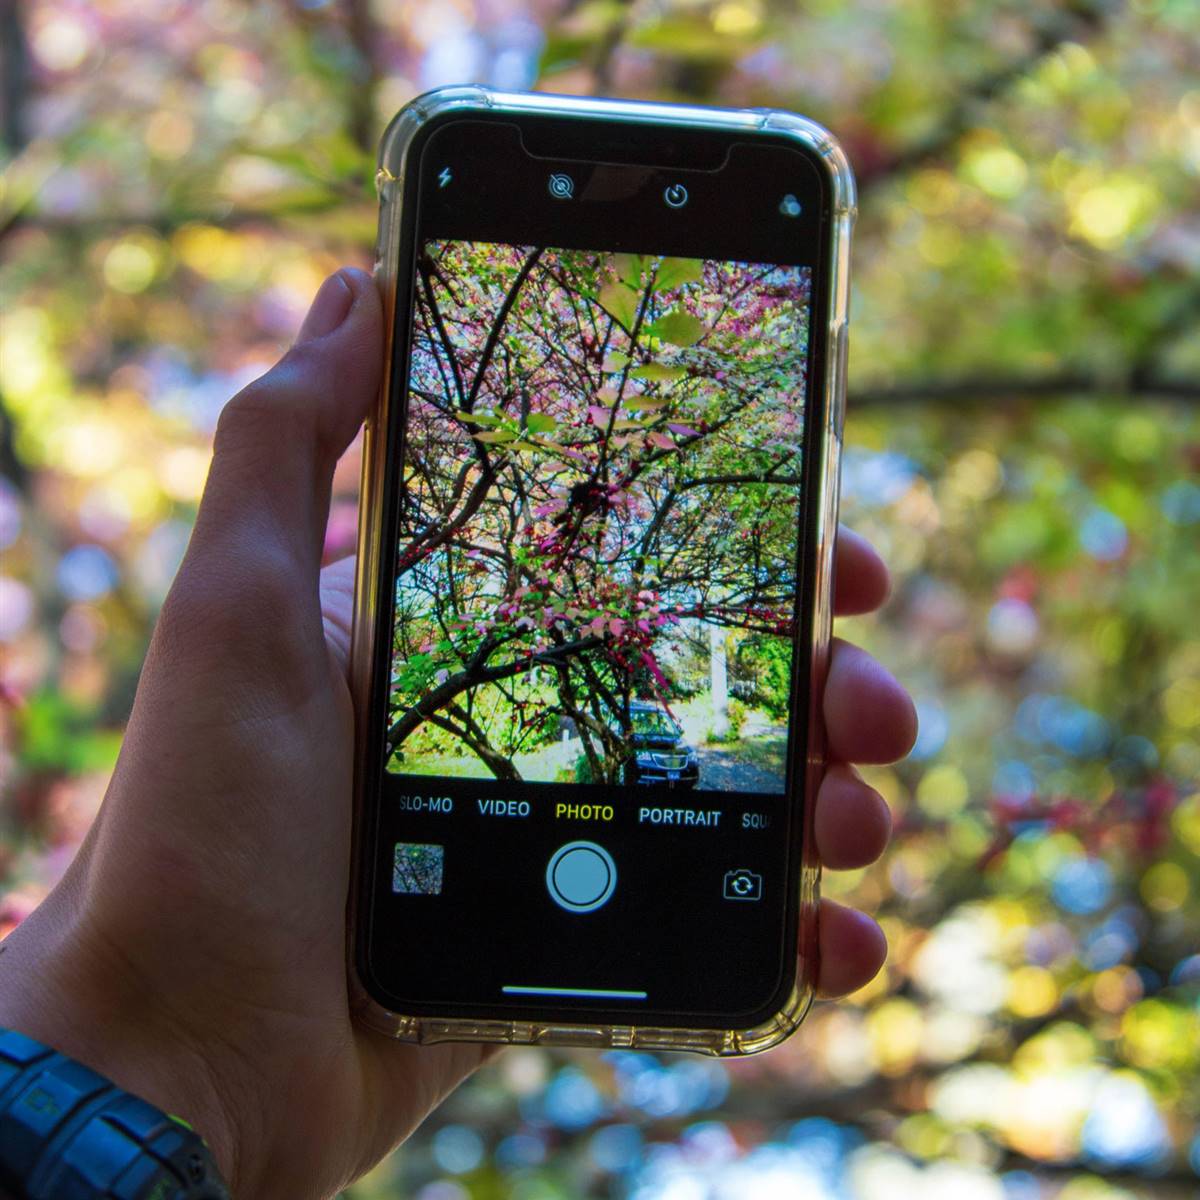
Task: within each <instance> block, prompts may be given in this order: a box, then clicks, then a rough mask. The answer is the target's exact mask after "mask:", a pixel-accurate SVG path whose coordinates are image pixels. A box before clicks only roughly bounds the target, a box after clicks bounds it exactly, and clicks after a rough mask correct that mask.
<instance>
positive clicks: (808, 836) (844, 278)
mask: <svg viewBox="0 0 1200 1200" xmlns="http://www.w3.org/2000/svg"><path fill="white" fill-rule="evenodd" d="M472 111H474V112H487V113H497V112H500V113H511V114H513V115H516V116H522V115H548V116H554V117H558V118H577V119H579V120H581V121H587V120H596V119H605V118H607V119H612V120H621V121H628V122H639V123H649V124H653V125H657V126H660V127H661V126H678V127H684V128H686V127H707V128H717V129H725V130H730V131H733V132H740V133H744V134H746V135H747V136H754V135H756V134H757V135H764V134H766V135H773V136H775V137H780V136H783V137H787V138H791V139H794V140H795V141H796V142H797V143H800V144H802V145H804V146H806V147H808V148H809V149H811V150H812V151H815V152H816V155H817V157H818V159H819V161H820V162H821V163H823V164H824V168H825V171H826V172H827V176H828V185H829V188H830V194H831V197H832V227H831V234H830V236H831V238H832V248H831V254H830V259H829V262H830V270H829V274H828V278H827V280H826V285H825V286H826V287H827V288H828V300H829V305H828V311H829V327H828V331H827V332H828V339H829V353H828V354H827V355H826V367H825V373H824V375H825V377H824V379H815V378H814V380H813V386H814V388H823V389H824V399H825V413H826V421H827V425H826V430H825V433H826V437H825V453H824V455H823V458H822V461H821V462H820V465H819V468H818V472H819V475H820V478H819V479H818V480H817V481H816V482H817V484H818V487H819V492H818V494H819V496H820V497H821V501H820V511H819V513H818V516H817V540H816V572H815V592H816V602H815V610H814V619H813V622H812V638H813V645H812V648H811V649H812V653H811V658H810V661H811V664H812V668H811V678H810V688H811V694H812V695H820V693H821V690H822V688H823V686H824V682H825V673H826V668H827V664H828V657H829V642H830V634H831V627H832V620H833V556H834V543H835V536H836V532H837V507H838V474H839V466H840V456H841V444H842V419H843V413H844V408H845V392H846V382H845V371H846V345H847V339H846V333H847V328H846V326H847V315H848V314H847V308H848V296H849V259H850V232H851V227H852V225H853V222H854V216H855V184H854V176H853V173H852V171H851V169H850V164H849V162H848V160H847V158H846V155H845V153H844V152H843V150H842V148H841V146H840V145H839V144H838V142H837V140H836V139H835V138H834V137H833V135H832V134H830V133H829V131H828V130H826V129H825V128H824V127H823V126H821V125H819V124H817V123H816V122H815V121H812V120H809V119H808V118H807V117H802V116H799V115H797V114H795V113H789V112H781V111H775V110H768V109H718V108H700V107H693V106H683V105H672V104H658V103H646V102H641V101H629V100H605V99H592V98H584V97H577V96H553V95H546V94H540V93H512V92H500V91H494V90H492V89H490V88H486V87H481V86H461V87H447V88H441V89H438V90H436V91H433V92H429V93H426V94H425V95H423V96H419V97H417V98H416V99H415V100H413V101H411V102H410V103H409V104H407V105H406V106H405V107H404V108H403V109H401V110H400V112H398V113H397V114H396V116H395V117H394V118H393V119H392V121H391V123H390V124H389V125H388V127H387V129H386V131H385V132H384V135H383V138H382V139H381V142H380V147H379V165H378V171H377V174H376V184H377V189H378V192H379V202H380V210H379V234H378V241H377V243H376V261H375V275H376V279H377V281H378V284H379V286H380V289H381V291H382V295H383V300H384V306H385V313H386V328H387V330H388V346H387V349H386V357H385V366H384V376H383V383H382V387H381V391H380V398H379V404H378V407H377V409H376V413H375V415H374V417H373V419H371V420H368V422H367V426H366V431H365V440H364V446H363V471H362V491H361V500H360V518H359V531H358V564H357V578H356V587H355V608H354V628H353V636H352V646H353V650H352V662H351V678H352V687H353V693H354V701H355V706H356V711H357V713H358V714H359V721H358V728H359V740H358V746H357V749H356V763H355V772H356V787H355V812H354V868H353V875H352V888H351V903H350V909H349V922H350V928H349V935H348V939H347V946H348V959H349V972H350V984H351V990H352V999H353V1007H354V1010H355V1015H356V1017H357V1018H358V1019H359V1020H360V1021H361V1022H362V1023H363V1024H365V1025H367V1026H369V1027H371V1028H373V1029H376V1030H378V1031H380V1032H383V1033H386V1034H389V1035H391V1036H393V1037H396V1038H398V1039H401V1040H403V1041H408V1042H419V1043H432V1042H453V1041H460V1042H496V1043H508V1044H514V1045H534V1044H537V1045H558V1046H564V1045H566V1046H592V1047H596V1048H598V1049H605V1048H617V1047H619V1048H626V1049H641V1050H693V1051H698V1052H701V1053H706V1054H719V1055H736V1054H754V1053H757V1052H759V1051H761V1050H766V1049H769V1048H770V1047H772V1046H774V1045H777V1044H778V1043H779V1042H781V1041H783V1040H784V1039H785V1038H787V1037H788V1036H789V1035H790V1034H791V1033H793V1032H794V1031H795V1030H796V1028H797V1027H798V1026H799V1024H800V1023H801V1021H803V1019H804V1017H805V1015H806V1014H807V1012H808V1009H809V1007H810V1005H811V1004H812V1000H813V996H814V994H815V990H816V979H817V967H818V961H817V900H818V883H819V878H820V867H819V864H818V863H817V861H816V858H815V855H814V852H813V834H812V809H813V805H812V804H805V805H804V817H803V819H804V822H805V828H804V833H803V847H804V851H803V860H802V865H801V871H800V880H799V897H798V901H799V906H800V920H799V923H798V927H797V928H798V937H797V954H798V960H799V961H798V968H797V972H796V981H795V984H794V986H793V988H792V991H791V994H790V995H789V997H788V998H787V1000H786V1002H785V1003H784V1005H783V1007H782V1008H781V1009H780V1010H779V1011H778V1012H777V1013H776V1014H775V1015H774V1016H773V1017H771V1018H770V1019H769V1020H768V1021H765V1022H763V1023H761V1024H759V1025H756V1026H755V1027H754V1028H751V1029H692V1028H687V1029H684V1028H670V1027H661V1026H646V1025H633V1024H631V1025H600V1024H590V1023H586V1022H584V1023H578V1024H574V1023H570V1024H568V1023H563V1022H544V1023H543V1022H538V1021H530V1020H512V1021H507V1020H498V1019H493V1018H481V1019H479V1020H471V1019H466V1018H448V1017H425V1016H413V1015H406V1014H404V1013H396V1012H391V1011H389V1010H388V1009H387V1008H385V1007H383V1006H382V1005H380V1004H379V1003H378V1002H377V1001H376V1000H375V999H374V998H373V997H372V996H371V995H370V994H369V993H368V991H367V989H366V987H365V986H364V985H363V983H362V981H361V979H360V978H359V976H358V972H357V966H356V962H355V951H354V947H355V944H356V943H355V932H356V920H357V914H358V908H359V903H360V902H359V888H358V880H359V878H360V876H359V872H360V871H361V870H363V869H365V866H366V864H365V861H364V859H363V851H364V846H363V842H364V834H363V811H362V796H363V783H364V780H365V779H366V777H367V775H366V773H367V771H369V770H371V769H372V766H373V764H372V763H371V762H370V761H369V760H368V754H367V746H366V738H365V736H363V731H364V730H365V729H366V727H367V722H366V720H365V715H366V712H367V705H368V703H369V697H370V695H371V692H372V684H373V680H372V670H373V666H372V664H373V654H372V650H373V646H374V642H375V635H376V621H377V620H378V618H379V615H380V614H379V612H378V611H377V603H376V595H377V589H376V587H375V586H374V584H375V575H376V572H377V569H378V567H377V564H378V561H379V550H380V546H381V538H382V536H383V533H384V531H383V530H382V529H381V528H380V524H381V521H380V513H381V511H382V504H381V499H382V487H383V480H384V475H385V471H384V466H385V462H384V456H385V452H386V451H385V447H386V442H387V439H386V437H385V436H381V434H382V433H383V432H384V431H386V429H387V423H388V420H389V412H388V407H389V397H390V394H391V379H390V376H391V370H392V361H391V360H392V347H391V330H392V328H393V324H394V316H395V312H394V309H395V297H396V281H397V273H398V269H399V263H398V256H399V245H400V237H399V233H400V229H401V225H402V213H401V212H400V206H401V197H402V196H403V193H404V183H405V175H406V172H407V171H408V169H409V151H410V148H411V146H412V143H413V139H414V136H415V135H416V133H417V131H418V130H420V129H421V128H422V127H423V126H425V125H426V124H427V123H428V122H429V121H430V120H431V119H433V118H434V117H441V116H443V115H445V114H447V113H451V112H461V113H464V114H466V113H469V112H472ZM810 711H811V713H812V716H811V718H810V728H809V730H808V739H807V744H808V753H807V766H806V771H805V795H806V796H812V795H815V794H816V788H817V786H818V784H819V782H820V779H821V774H822V772H823V770H824V765H825V760H824V729H823V727H822V725H821V722H820V716H819V713H820V705H819V704H814V705H811V706H810Z"/></svg>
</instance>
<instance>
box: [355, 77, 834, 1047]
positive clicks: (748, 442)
mask: <svg viewBox="0 0 1200 1200" xmlns="http://www.w3.org/2000/svg"><path fill="white" fill-rule="evenodd" d="M378 179H379V193H380V218H379V244H378V250H377V264H376V273H377V277H378V280H379V283H380V286H381V287H382V288H383V291H384V296H385V303H386V310H387V320H388V328H389V341H388V347H387V360H386V364H385V371H384V383H383V388H382V392H381V395H380V399H379V403H378V407H377V409H376V411H375V413H374V414H373V416H372V418H371V419H370V420H369V421H368V423H367V428H366V440H365V444H364V460H363V487H362V504H361V513H362V516H361V522H360V530H359V557H358V568H357V569H358V576H357V593H356V605H355V623H354V634H353V689H354V694H355V703H356V706H357V718H358V731H359V734H358V737H359V743H358V747H357V762H356V806H355V837H354V845H355V860H354V861H355V866H354V876H353V883H352V896H351V903H350V914H351V916H350V920H351V931H350V938H349V956H350V970H351V974H352V983H353V989H354V995H355V1005H356V1010H357V1013H358V1016H359V1017H360V1019H361V1020H363V1021H364V1022H366V1023H367V1024H368V1025H370V1026H372V1027H374V1028H377V1029H380V1030H383V1031H386V1032H388V1033H390V1034H393V1035H394V1036H397V1037H400V1038H404V1039H408V1040H411V1041H420V1042H433V1041H445V1040H470V1041H495V1042H523V1043H534V1042H540V1043H557V1044H577V1045H588V1046H622V1047H635V1048H636V1047H645V1048H650V1049H692V1050H699V1051H707V1052H710V1053H717V1054H744V1053H750V1052H753V1051H756V1050H761V1049H765V1048H767V1047H769V1046H771V1045H774V1044H775V1043H777V1042H779V1041H781V1040H782V1039H783V1038H784V1037H786V1036H787V1035H788V1034H789V1033H791V1032H792V1031H793V1030H794V1029H795V1028H796V1027H797V1025H798V1024H799V1022H800V1021H801V1019H802V1018H803V1016H804V1013H805V1011H806V1009H807V1007H808V1005H809V1003H810V1002H811V999H812V995H813V990H814V983H815V979H816V966H817V963H816V936H815V935H816V898H817V880H818V869H817V864H816V861H815V857H814V854H813V849H812V841H813V839H812V832H811V815H812V799H813V796H814V794H815V788H816V786H817V783H818V782H819V779H820V776H821V772H822V769H823V744H822V743H823V737H822V727H821V719H820V704H819V698H820V695H821V688H822V684H823V679H824V672H825V667H826V659H827V653H828V645H829V636H830V623H831V579H832V575H831V572H832V565H833V562H832V560H833V548H834V533H835V528H836V515H837V478H838V456H839V445H840V440H841V427H842V409H843V392H844V387H843V379H844V363H845V354H846V315H847V311H846V310H847V265H848V253H849V234H850V226H851V223H852V219H853V214H854V183H853V177H852V175H851V172H850V169H849V167H848V165H847V161H846V158H845V156H844V154H843V153H842V151H841V150H840V149H839V147H838V144H837V143H836V141H835V140H834V139H833V138H832V136H831V135H830V134H829V133H828V132H826V131H825V130H824V129H822V128H821V127H820V126H818V125H817V124H815V123H814V122H812V121H810V120H807V119H806V118H803V117H799V116H796V115H793V114H790V113H784V112H770V111H723V110H717V109H706V108H695V107H679V106H673V105H665V104H646V103H637V102H624V101H613V100H599V99H583V98H578V97H556V96H549V95H520V94H506V93H500V92H496V91H492V90H489V89H485V88H481V87H457V88H451V89H442V90H439V91H435V92H432V93H429V94H427V95H425V96H422V97H420V98H419V99H417V100H414V101H413V102H412V103H411V104H409V105H408V106H407V107H406V108H405V109H403V110H402V111H401V112H400V113H399V114H398V115H397V117H396V118H395V119H394V120H393V122H392V123H391V125H390V127H389V128H388V130H387V132H386V134H385V135H384V138H383V141H382V146H381V151H380V161H379V174H378Z"/></svg>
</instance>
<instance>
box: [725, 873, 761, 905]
mask: <svg viewBox="0 0 1200 1200" xmlns="http://www.w3.org/2000/svg"><path fill="white" fill-rule="evenodd" d="M762 893H763V878H762V876H761V875H759V874H756V873H755V872H754V871H747V870H746V869H745V868H741V869H739V870H737V871H726V872H725V889H724V895H725V899H726V900H761V899H762Z"/></svg>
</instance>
